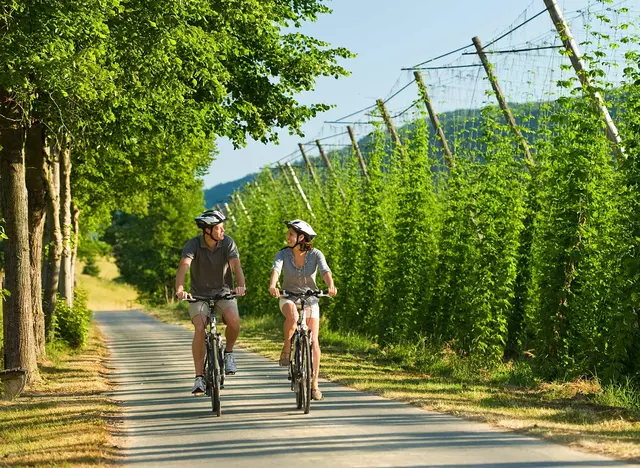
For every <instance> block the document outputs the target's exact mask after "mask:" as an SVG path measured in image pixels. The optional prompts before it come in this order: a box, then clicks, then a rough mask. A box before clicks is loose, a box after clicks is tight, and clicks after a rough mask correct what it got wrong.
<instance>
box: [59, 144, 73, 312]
mask: <svg viewBox="0 0 640 468" xmlns="http://www.w3.org/2000/svg"><path fill="white" fill-rule="evenodd" d="M60 158H61V161H60V210H61V213H60V216H61V219H60V224H61V227H62V261H61V263H60V284H59V285H58V292H59V293H60V295H61V296H62V297H64V298H65V301H66V303H67V305H68V306H69V307H73V283H72V278H71V223H72V221H71V150H70V148H69V142H68V141H65V140H63V146H62V148H60Z"/></svg>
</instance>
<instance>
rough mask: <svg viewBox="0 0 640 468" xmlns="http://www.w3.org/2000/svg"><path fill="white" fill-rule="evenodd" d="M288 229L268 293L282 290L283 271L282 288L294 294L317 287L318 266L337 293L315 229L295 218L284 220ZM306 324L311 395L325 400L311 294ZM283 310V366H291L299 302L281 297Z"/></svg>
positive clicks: (316, 316) (316, 307) (277, 293)
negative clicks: (310, 350)
mask: <svg viewBox="0 0 640 468" xmlns="http://www.w3.org/2000/svg"><path fill="white" fill-rule="evenodd" d="M285 224H286V226H287V227H288V228H289V230H288V231H287V247H284V248H283V249H281V250H279V251H278V253H276V256H275V259H274V261H273V268H271V282H270V284H269V293H270V294H271V295H272V296H273V297H280V291H279V289H278V288H277V287H276V283H277V282H278V278H279V277H280V272H282V275H283V282H282V289H284V290H285V291H287V292H288V293H291V294H303V293H305V292H307V291H308V290H310V289H311V290H315V289H318V287H317V286H316V272H317V270H318V269H319V270H320V275H321V276H322V279H323V280H324V282H325V283H326V285H327V288H328V293H329V295H330V296H335V295H336V293H337V290H336V288H335V286H334V285H333V277H332V276H331V270H330V269H329V266H328V265H327V261H326V260H325V258H324V254H323V253H322V252H320V251H319V250H318V249H315V248H313V239H314V238H315V237H316V233H315V231H314V230H313V228H312V227H311V226H310V225H309V224H308V223H306V222H304V221H302V220H299V219H296V220H293V221H288V222H286V223H285ZM305 309H306V311H305V312H306V319H307V326H308V327H309V329H310V330H311V333H312V336H313V338H314V339H313V381H312V382H311V387H312V389H311V398H313V399H314V400H322V392H321V391H320V389H319V388H318V373H319V370H320V343H319V340H318V334H319V331H320V330H319V329H320V307H319V305H318V298H317V297H313V296H312V297H309V298H308V299H306V300H305ZM280 310H281V311H282V314H283V315H284V326H283V327H282V328H283V333H284V344H283V346H282V353H281V354H280V362H279V364H280V365H281V366H284V367H286V366H288V365H289V359H290V354H289V353H290V350H291V336H292V335H293V332H294V331H295V328H296V322H297V321H298V308H297V306H296V304H295V303H294V302H293V301H292V300H290V299H287V298H284V297H280Z"/></svg>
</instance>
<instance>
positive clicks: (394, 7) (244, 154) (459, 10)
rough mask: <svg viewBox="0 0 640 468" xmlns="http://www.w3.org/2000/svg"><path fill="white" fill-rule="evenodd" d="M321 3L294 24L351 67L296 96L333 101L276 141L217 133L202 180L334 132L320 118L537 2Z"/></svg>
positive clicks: (393, 85)
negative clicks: (323, 7)
mask: <svg viewBox="0 0 640 468" xmlns="http://www.w3.org/2000/svg"><path fill="white" fill-rule="evenodd" d="M581 3H582V4H585V5H586V4H587V0H582V1H580V0H564V1H560V2H559V4H560V5H561V6H563V7H566V8H567V9H570V8H576V7H580V4H581ZM328 5H329V6H330V7H331V8H332V9H333V13H332V14H331V15H325V16H323V17H321V18H320V19H319V20H318V21H317V22H316V23H310V24H307V25H305V26H304V27H303V29H302V31H303V32H304V33H305V34H309V35H312V36H315V37H318V38H320V39H322V40H325V41H327V42H330V43H331V44H332V45H335V46H342V47H346V48H348V49H349V50H351V51H352V52H354V53H355V54H357V57H356V58H354V59H351V60H348V61H345V62H344V64H343V65H344V66H345V67H346V68H347V69H348V70H350V71H351V75H350V76H348V77H345V78H341V79H339V80H335V79H333V78H332V79H328V78H322V79H320V80H319V81H318V82H317V86H316V87H315V89H314V91H313V92H309V93H305V94H304V95H302V96H300V98H299V101H300V102H303V103H312V102H324V103H328V104H335V105H336V107H335V108H333V109H331V110H329V111H327V112H325V113H323V114H320V115H318V116H317V117H316V118H315V119H313V120H312V121H310V122H308V123H307V124H306V125H304V127H303V131H304V133H305V137H304V138H300V137H298V136H290V135H288V133H287V132H281V133H280V144H279V145H274V144H269V145H264V144H262V143H258V142H253V141H250V142H249V143H248V144H247V146H246V147H245V148H242V149H239V150H234V149H233V146H232V145H231V144H230V143H229V142H228V141H226V140H219V141H218V143H217V145H218V151H219V154H218V156H217V158H216V160H215V161H214V162H213V163H212V164H211V166H210V168H209V173H208V174H207V175H206V176H205V178H204V185H205V187H206V188H208V187H211V186H213V185H216V184H218V183H222V182H228V181H231V180H235V179H238V178H241V177H243V176H244V175H246V174H249V173H251V172H255V171H258V170H259V169H260V168H261V167H263V166H265V165H267V164H270V163H273V162H275V161H277V160H278V159H280V158H282V157H283V156H285V155H287V154H288V153H291V152H293V151H295V150H296V149H297V144H298V143H299V142H302V141H308V140H311V139H315V138H317V137H324V136H327V135H331V134H334V133H338V132H341V131H342V130H343V127H339V126H330V125H327V124H325V123H324V122H325V121H331V120H335V119H338V118H340V117H343V116H345V115H347V114H349V113H351V112H354V111H357V110H359V109H362V108H364V107H367V106H369V105H371V104H373V103H374V102H375V100H376V99H377V98H385V97H387V96H389V95H390V94H391V92H393V91H395V90H396V89H398V88H399V87H401V86H402V85H403V84H406V83H408V82H409V81H410V80H411V79H412V76H411V75H410V72H406V71H401V68H402V67H408V66H412V65H415V64H417V63H420V62H422V61H424V60H427V59H429V58H432V57H435V56H437V55H440V54H442V53H445V52H448V51H450V50H453V49H455V48H458V47H461V46H464V45H466V44H468V43H470V42H471V37H473V36H476V35H477V36H479V37H480V38H481V39H482V40H483V42H485V43H486V42H488V41H489V40H490V39H491V38H495V37H497V36H498V35H499V34H500V33H502V32H503V31H505V30H507V29H508V28H509V26H510V25H512V24H514V23H516V24H517V23H518V22H520V21H522V19H523V17H520V18H519V16H520V14H521V13H523V12H524V11H525V10H526V11H527V15H528V16H532V15H533V14H534V13H537V12H538V11H540V10H542V9H543V8H544V3H543V1H542V0H535V1H531V0H491V1H478V0H450V1H448V2H440V1H438V2H436V1H434V0H395V1H389V0H332V1H329V2H328ZM543 16H545V15H543ZM550 24H551V23H550V21H549V19H548V17H545V18H542V17H540V18H539V19H536V20H535V21H532V22H531V23H530V24H529V25H527V26H526V27H527V28H528V31H527V34H531V35H535V34H536V33H540V32H543V31H548V30H549V25H550ZM414 86H415V85H414ZM406 93H408V94H409V96H406V97H405V98H404V99H405V102H410V101H411V99H414V98H415V96H414V95H413V94H414V93H415V91H414V90H407V91H406ZM406 93H403V94H406ZM407 100H408V101H407ZM394 104H396V103H395V102H394ZM397 104H398V105H400V104H402V102H398V103H397ZM390 106H391V103H390ZM345 130H346V129H345Z"/></svg>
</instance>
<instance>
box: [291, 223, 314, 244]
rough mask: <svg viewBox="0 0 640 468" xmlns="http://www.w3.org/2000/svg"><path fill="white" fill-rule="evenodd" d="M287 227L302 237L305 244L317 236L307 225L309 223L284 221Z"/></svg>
mask: <svg viewBox="0 0 640 468" xmlns="http://www.w3.org/2000/svg"><path fill="white" fill-rule="evenodd" d="M284 224H286V225H287V227H289V228H291V229H293V230H294V231H296V232H297V233H298V234H302V235H304V239H305V241H307V242H311V241H312V240H313V239H315V237H316V236H317V234H316V231H314V230H313V228H312V227H311V226H310V225H309V223H307V222H305V221H302V220H301V219H294V220H293V221H285V223H284Z"/></svg>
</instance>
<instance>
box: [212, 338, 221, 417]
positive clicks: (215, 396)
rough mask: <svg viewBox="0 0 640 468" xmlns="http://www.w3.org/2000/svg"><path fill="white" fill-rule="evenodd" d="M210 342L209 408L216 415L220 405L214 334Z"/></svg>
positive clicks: (216, 347) (218, 365)
mask: <svg viewBox="0 0 640 468" xmlns="http://www.w3.org/2000/svg"><path fill="white" fill-rule="evenodd" d="M209 339H210V343H211V346H210V347H211V351H212V352H211V355H210V356H211V361H210V363H209V367H210V369H211V409H212V410H213V412H214V413H216V415H217V416H221V415H222V406H221V405H220V362H219V358H218V355H219V353H220V351H219V349H218V343H216V339H215V337H214V336H211V337H210V338H209Z"/></svg>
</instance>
